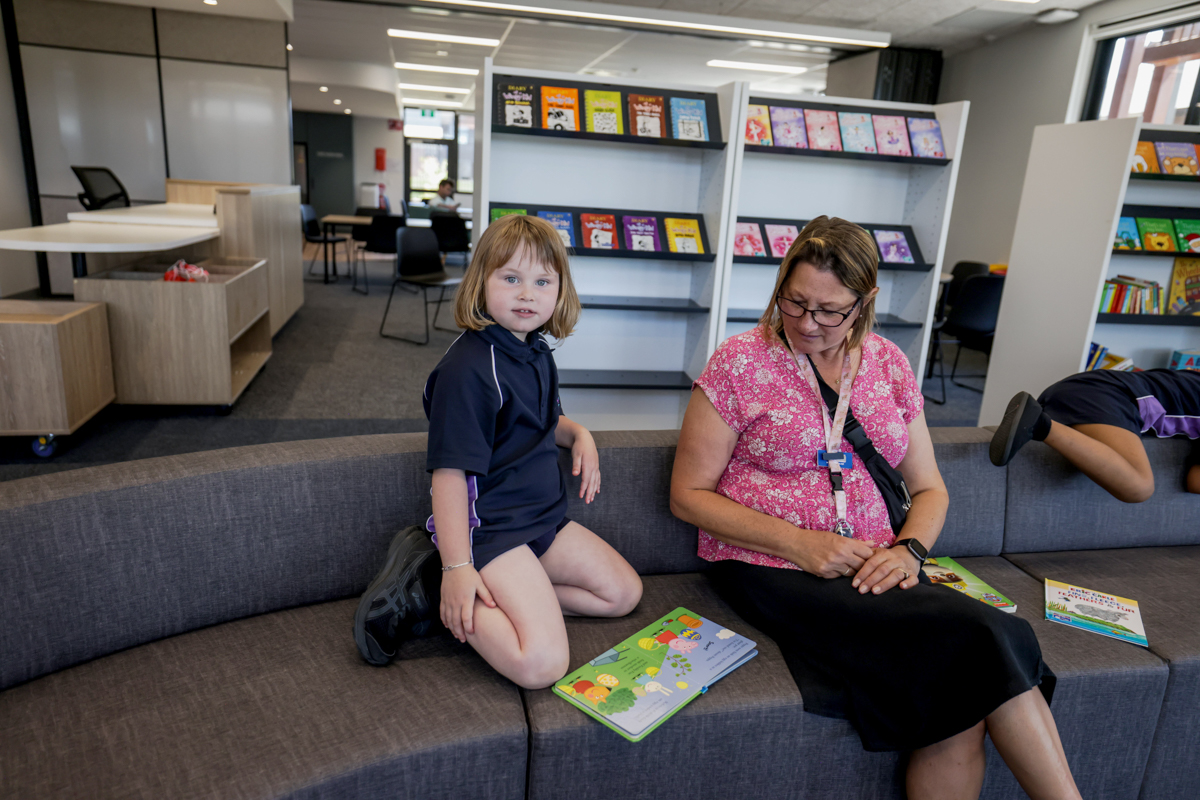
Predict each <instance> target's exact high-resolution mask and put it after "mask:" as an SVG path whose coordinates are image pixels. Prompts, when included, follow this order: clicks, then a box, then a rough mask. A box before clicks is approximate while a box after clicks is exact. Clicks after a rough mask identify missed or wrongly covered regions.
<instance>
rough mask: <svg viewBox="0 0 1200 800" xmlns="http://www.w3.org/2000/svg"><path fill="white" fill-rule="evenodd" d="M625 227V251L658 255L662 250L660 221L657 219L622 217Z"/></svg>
mask: <svg viewBox="0 0 1200 800" xmlns="http://www.w3.org/2000/svg"><path fill="white" fill-rule="evenodd" d="M621 222H622V224H623V225H624V226H625V249H626V250H640V251H642V252H645V253H657V252H658V251H660V250H662V244H661V243H660V242H659V240H658V219H657V218H655V217H622V218H621Z"/></svg>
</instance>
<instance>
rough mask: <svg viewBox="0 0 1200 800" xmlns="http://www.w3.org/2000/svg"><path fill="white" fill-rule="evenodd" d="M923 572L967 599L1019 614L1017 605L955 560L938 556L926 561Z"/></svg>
mask: <svg viewBox="0 0 1200 800" xmlns="http://www.w3.org/2000/svg"><path fill="white" fill-rule="evenodd" d="M921 570H922V571H923V572H924V573H925V574H926V575H928V576H929V580H931V581H933V582H934V583H937V584H941V585H942V586H949V587H950V588H951V589H955V590H957V591H960V592H962V593H963V594H965V595H966V596H967V597H974V598H975V599H976V600H980V601H982V602H984V603H987V604H988V605H989V606H994V607H996V608H998V609H1000V610H1001V611H1004V612H1007V613H1009V614H1015V613H1016V612H1017V604H1016V603H1014V602H1012V601H1011V600H1009V599H1008V598H1007V597H1005V596H1004V595H1002V594H1000V593H999V592H997V591H996V590H995V589H993V588H992V587H991V586H989V585H988V584H986V583H984V582H983V581H982V580H980V579H979V578H977V577H976V576H975V574H974V573H973V572H971V571H970V570H968V569H966V568H965V567H964V566H963V565H962V564H959V563H958V562H957V561H955V560H954V559H953V558H946V557H945V556H938V557H937V558H929V559H926V560H925V564H924V566H922V567H921Z"/></svg>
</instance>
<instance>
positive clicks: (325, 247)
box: [321, 224, 329, 283]
mask: <svg viewBox="0 0 1200 800" xmlns="http://www.w3.org/2000/svg"><path fill="white" fill-rule="evenodd" d="M321 250H322V251H323V253H324V255H325V283H329V225H328V224H325V225H322V226H321Z"/></svg>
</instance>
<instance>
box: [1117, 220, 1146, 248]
mask: <svg viewBox="0 0 1200 800" xmlns="http://www.w3.org/2000/svg"><path fill="white" fill-rule="evenodd" d="M1113 249H1114V250H1141V249H1142V237H1141V234H1139V233H1138V228H1137V220H1135V219H1134V218H1133V217H1121V218H1120V219H1119V220H1117V236H1116V239H1115V240H1114V241H1113Z"/></svg>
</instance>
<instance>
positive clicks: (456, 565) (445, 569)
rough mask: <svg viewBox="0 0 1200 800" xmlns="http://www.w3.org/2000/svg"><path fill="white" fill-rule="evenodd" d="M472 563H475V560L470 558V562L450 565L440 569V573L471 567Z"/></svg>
mask: <svg viewBox="0 0 1200 800" xmlns="http://www.w3.org/2000/svg"><path fill="white" fill-rule="evenodd" d="M474 563H475V559H474V558H473V557H472V558H471V560H470V561H464V562H462V563H461V564H451V565H450V566H448V567H442V572H449V571H450V570H452V569H458V568H459V567H467V566H471V565H473V564H474Z"/></svg>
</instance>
